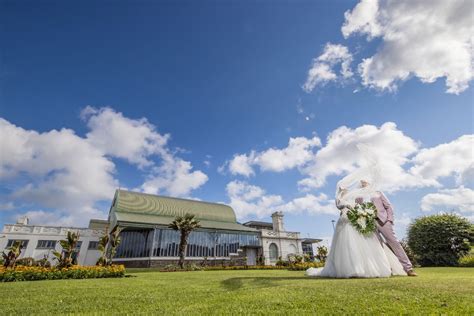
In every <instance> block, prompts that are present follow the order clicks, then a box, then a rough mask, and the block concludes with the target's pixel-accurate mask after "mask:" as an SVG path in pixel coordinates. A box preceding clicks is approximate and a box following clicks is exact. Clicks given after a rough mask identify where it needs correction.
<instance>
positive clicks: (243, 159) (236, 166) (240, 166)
mask: <svg viewBox="0 0 474 316" xmlns="http://www.w3.org/2000/svg"><path fill="white" fill-rule="evenodd" d="M254 159H255V154H254V153H253V152H252V153H250V154H249V155H247V154H242V155H235V156H234V158H233V159H232V160H231V161H230V162H229V171H230V173H231V174H233V175H237V174H240V175H243V176H246V177H249V176H252V175H254V174H255V172H254V171H253V168H252V166H251V165H252V164H254Z"/></svg>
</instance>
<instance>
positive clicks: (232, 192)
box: [226, 180, 339, 219]
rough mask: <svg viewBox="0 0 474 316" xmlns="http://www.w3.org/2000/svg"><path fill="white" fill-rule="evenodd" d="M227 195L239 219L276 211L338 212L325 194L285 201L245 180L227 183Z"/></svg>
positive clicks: (265, 214)
mask: <svg viewBox="0 0 474 316" xmlns="http://www.w3.org/2000/svg"><path fill="white" fill-rule="evenodd" d="M226 190H227V195H228V197H229V200H230V203H229V204H230V206H231V207H232V208H233V209H234V211H235V212H236V215H237V217H238V218H239V219H243V218H249V217H257V218H264V217H268V216H270V215H271V214H272V213H273V212H275V211H283V212H285V213H287V214H288V213H307V214H313V215H314V214H331V215H335V214H338V213H339V212H338V210H337V208H336V206H335V205H334V201H333V200H329V199H328V197H327V196H326V195H325V194H319V195H313V194H307V195H305V196H303V197H299V198H295V199H293V200H291V201H289V202H287V203H286V202H285V201H284V200H283V198H282V197H281V196H280V195H271V194H267V193H266V192H265V190H264V189H262V188H261V187H259V186H255V185H251V184H248V183H247V182H245V181H238V180H235V181H232V182H229V183H228V184H227V188H226Z"/></svg>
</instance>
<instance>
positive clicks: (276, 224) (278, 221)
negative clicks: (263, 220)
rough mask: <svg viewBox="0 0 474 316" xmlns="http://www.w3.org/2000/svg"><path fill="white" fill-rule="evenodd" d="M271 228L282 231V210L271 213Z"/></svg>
mask: <svg viewBox="0 0 474 316" xmlns="http://www.w3.org/2000/svg"><path fill="white" fill-rule="evenodd" d="M272 222H273V230H274V231H276V232H283V231H285V229H284V228H283V212H275V213H273V214H272Z"/></svg>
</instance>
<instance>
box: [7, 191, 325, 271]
mask: <svg viewBox="0 0 474 316" xmlns="http://www.w3.org/2000/svg"><path fill="white" fill-rule="evenodd" d="M185 213H190V214H193V215H195V216H196V217H197V218H198V219H199V220H200V221H201V225H202V226H201V227H200V228H199V229H197V230H196V231H193V232H192V233H191V235H190V237H189V242H188V249H187V254H186V257H187V260H189V261H193V262H194V263H197V264H199V263H200V262H202V261H206V262H207V263H208V264H210V263H212V264H214V265H218V264H222V265H229V264H248V265H255V264H257V263H259V262H261V260H259V258H260V259H264V263H265V264H266V265H274V264H276V262H277V261H278V259H280V258H281V259H282V260H283V261H287V260H288V257H289V255H294V254H300V255H303V254H308V255H310V256H311V257H313V256H314V250H313V244H315V243H318V242H320V241H321V240H320V239H303V238H301V237H300V233H299V232H291V231H286V230H285V228H284V226H283V213H282V212H275V213H273V214H272V222H271V223H267V222H257V221H250V222H247V223H245V224H243V225H242V224H240V223H238V222H237V220H236V216H235V213H234V211H233V210H232V208H231V207H229V206H227V205H222V204H216V203H208V202H202V201H194V200H185V199H176V198H170V197H162V196H155V195H149V194H143V193H138V192H129V191H123V190H117V192H116V194H115V197H114V199H113V202H112V206H111V209H110V214H109V221H110V222H109V221H104V220H95V219H92V220H91V221H90V223H89V227H87V228H78V227H58V226H42V225H29V223H28V218H26V217H22V218H20V219H19V220H18V221H17V223H16V224H6V225H5V226H4V228H3V231H2V233H1V234H0V251H6V250H7V249H8V248H9V247H11V246H12V245H13V244H14V243H15V242H16V241H21V242H22V244H23V249H22V251H21V255H20V258H33V259H35V260H40V259H43V258H45V257H46V258H47V259H48V260H49V261H50V262H51V263H54V261H53V258H54V256H53V251H58V252H61V245H60V243H59V241H60V240H64V239H65V238H66V235H67V233H68V231H73V232H77V233H79V236H80V238H79V244H78V247H77V263H78V264H80V265H95V264H96V262H97V259H98V258H99V256H100V252H99V251H98V250H97V246H98V241H99V238H100V237H101V236H103V235H104V233H105V231H106V229H107V227H109V226H110V227H109V228H110V229H111V230H113V229H114V228H115V227H120V228H121V229H122V231H121V233H120V237H121V240H122V241H121V243H120V245H119V247H118V248H117V253H116V256H115V259H114V262H117V263H121V264H125V265H126V266H127V267H155V266H161V265H168V264H170V263H173V262H175V261H177V259H178V245H179V233H178V232H176V231H173V230H171V229H170V228H169V227H168V224H169V222H170V221H171V220H172V219H173V218H175V216H177V215H179V214H185ZM244 262H245V263H244Z"/></svg>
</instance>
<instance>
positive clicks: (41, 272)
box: [0, 265, 125, 282]
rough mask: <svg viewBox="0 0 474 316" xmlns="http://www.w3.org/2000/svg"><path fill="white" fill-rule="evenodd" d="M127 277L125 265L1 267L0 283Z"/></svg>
mask: <svg viewBox="0 0 474 316" xmlns="http://www.w3.org/2000/svg"><path fill="white" fill-rule="evenodd" d="M124 275H125V267H124V266H123V265H112V266H108V267H82V266H71V267H69V268H63V269H58V268H45V267H35V266H32V267H28V266H18V267H15V268H14V269H11V268H3V267H0V282H15V281H36V280H57V279H92V278H121V277H123V276H124Z"/></svg>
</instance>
